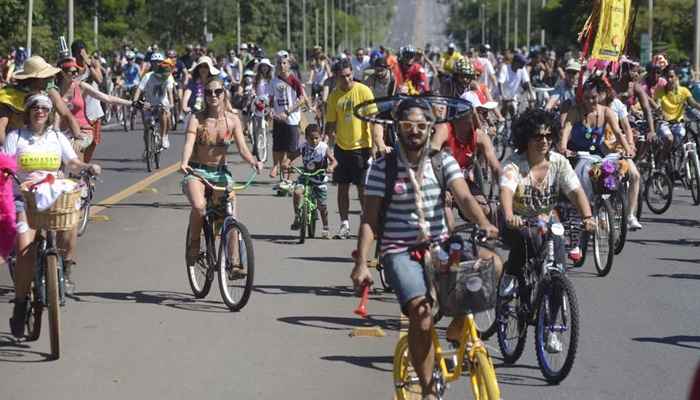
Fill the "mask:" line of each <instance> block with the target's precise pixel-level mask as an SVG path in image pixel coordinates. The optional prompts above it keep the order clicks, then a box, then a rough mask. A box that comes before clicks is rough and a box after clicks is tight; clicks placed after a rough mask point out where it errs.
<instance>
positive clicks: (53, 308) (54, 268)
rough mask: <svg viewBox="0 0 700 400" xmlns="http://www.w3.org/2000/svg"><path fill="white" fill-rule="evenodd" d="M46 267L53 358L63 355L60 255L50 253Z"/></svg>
mask: <svg viewBox="0 0 700 400" xmlns="http://www.w3.org/2000/svg"><path fill="white" fill-rule="evenodd" d="M44 260H45V261H44V266H45V268H46V289H47V290H46V297H47V303H48V307H49V335H50V340H49V341H50V343H51V359H53V360H58V359H59V358H60V357H61V310H60V307H61V305H60V300H59V293H58V291H59V289H58V268H59V265H60V264H59V260H58V255H56V254H48V255H46V258H45V259H44Z"/></svg>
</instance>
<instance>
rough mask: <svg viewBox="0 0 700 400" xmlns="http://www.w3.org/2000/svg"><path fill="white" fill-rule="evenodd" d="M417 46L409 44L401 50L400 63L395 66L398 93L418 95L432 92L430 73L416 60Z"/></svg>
mask: <svg viewBox="0 0 700 400" xmlns="http://www.w3.org/2000/svg"><path fill="white" fill-rule="evenodd" d="M416 55H417V51H416V49H415V47H413V46H411V45H408V46H405V47H402V48H401V50H400V51H399V63H398V64H396V66H395V67H394V68H393V71H392V72H393V73H394V79H396V87H397V93H403V94H408V95H418V94H421V93H427V92H430V83H429V81H428V75H427V74H426V73H425V69H424V68H423V66H422V65H421V64H420V63H419V62H417V61H416Z"/></svg>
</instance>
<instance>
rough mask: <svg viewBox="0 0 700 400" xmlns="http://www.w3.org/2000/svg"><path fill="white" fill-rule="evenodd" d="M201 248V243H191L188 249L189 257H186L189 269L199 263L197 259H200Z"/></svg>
mask: <svg viewBox="0 0 700 400" xmlns="http://www.w3.org/2000/svg"><path fill="white" fill-rule="evenodd" d="M200 246H201V242H200V241H196V242H195V241H192V242H190V245H189V247H188V248H187V256H186V258H187V266H188V267H191V266H193V265H194V264H195V263H196V262H197V259H198V258H199V254H200V252H199V249H200Z"/></svg>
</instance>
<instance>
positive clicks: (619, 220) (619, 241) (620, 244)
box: [610, 190, 628, 255]
mask: <svg viewBox="0 0 700 400" xmlns="http://www.w3.org/2000/svg"><path fill="white" fill-rule="evenodd" d="M610 203H611V205H612V209H613V215H614V218H613V228H614V231H615V246H614V253H615V254H616V255H617V254H620V253H621V252H622V249H623V248H624V247H625V241H626V240H627V212H628V205H627V193H626V192H625V191H619V190H618V191H617V192H615V194H613V195H612V196H610Z"/></svg>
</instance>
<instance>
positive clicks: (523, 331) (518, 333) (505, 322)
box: [496, 274, 527, 364]
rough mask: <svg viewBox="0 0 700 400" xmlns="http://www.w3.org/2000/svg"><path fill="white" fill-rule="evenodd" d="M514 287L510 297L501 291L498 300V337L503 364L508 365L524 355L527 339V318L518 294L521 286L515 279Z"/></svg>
mask: <svg viewBox="0 0 700 400" xmlns="http://www.w3.org/2000/svg"><path fill="white" fill-rule="evenodd" d="M503 276H505V274H504V275H503ZM501 279H503V278H501ZM513 285H514V287H513V290H512V291H511V294H510V295H509V296H502V295H501V292H500V290H499V293H498V298H497V299H496V323H497V327H496V336H497V338H498V347H499V349H500V350H501V354H502V355H503V362H505V363H506V364H513V363H515V362H516V361H518V359H519V358H520V356H522V355H523V350H525V339H526V338H527V316H526V315H524V314H523V312H522V305H521V299H520V296H518V294H517V293H518V292H519V289H520V287H519V286H520V285H519V283H518V280H517V279H516V278H515V277H513ZM498 287H499V288H500V287H501V285H500V284H499V285H498Z"/></svg>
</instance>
